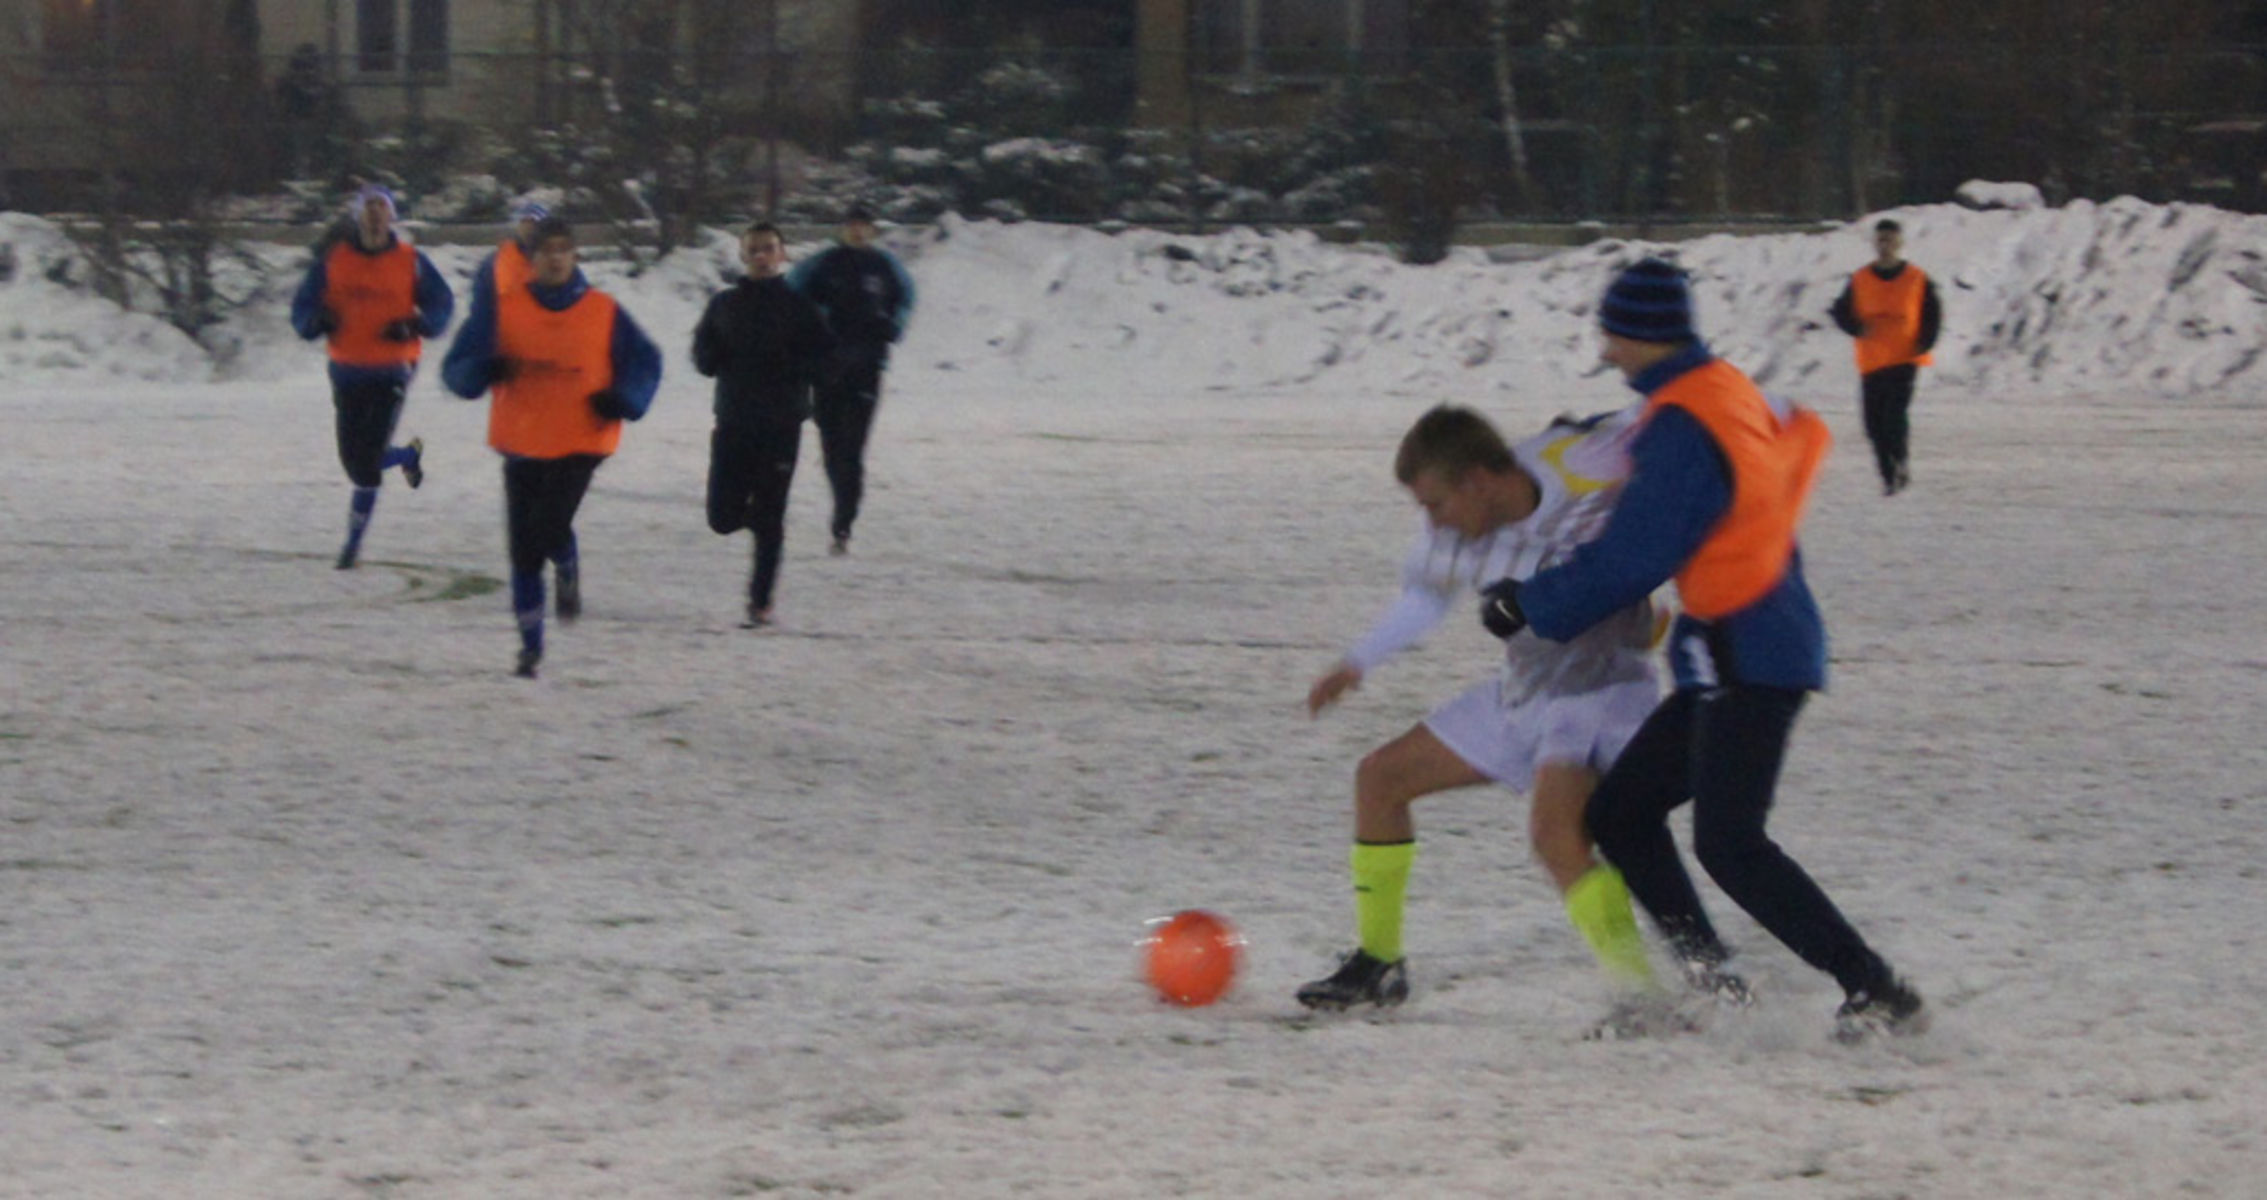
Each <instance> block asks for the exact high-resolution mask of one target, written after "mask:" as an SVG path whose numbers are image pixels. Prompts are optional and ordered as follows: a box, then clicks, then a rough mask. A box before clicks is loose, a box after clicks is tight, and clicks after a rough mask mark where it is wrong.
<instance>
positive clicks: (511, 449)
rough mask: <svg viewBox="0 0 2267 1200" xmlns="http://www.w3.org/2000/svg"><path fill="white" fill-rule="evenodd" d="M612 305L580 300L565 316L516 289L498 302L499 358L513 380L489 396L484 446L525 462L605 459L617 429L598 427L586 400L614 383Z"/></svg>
mask: <svg viewBox="0 0 2267 1200" xmlns="http://www.w3.org/2000/svg"><path fill="white" fill-rule="evenodd" d="M613 349H614V298H613V297H612V296H609V295H607V294H606V293H604V292H600V291H590V292H585V293H583V296H582V298H581V299H579V300H577V301H575V302H574V303H573V304H572V305H569V306H568V307H567V309H566V310H565V311H563V312H553V311H551V310H550V309H548V308H545V307H543V306H542V305H541V304H538V303H536V300H535V293H533V292H531V291H529V290H528V289H527V288H524V287H522V288H518V289H515V290H513V291H511V292H506V293H503V294H501V295H499V296H497V298H496V355H497V357H499V358H502V359H505V360H507V361H509V362H510V363H511V364H512V375H511V378H509V379H507V380H504V381H502V382H499V383H496V384H493V385H491V386H490V387H489V389H488V393H489V396H490V397H491V400H490V403H489V405H488V444H489V445H490V446H493V447H495V448H496V449H498V450H501V451H503V452H504V453H506V454H516V455H519V456H520V457H522V458H565V457H566V456H568V455H570V454H597V455H607V454H612V453H614V449H615V447H617V446H619V445H621V443H622V423H621V422H620V421H608V420H603V419H601V418H600V417H599V415H598V414H597V413H595V412H592V411H591V409H590V396H591V393H593V392H598V391H603V390H605V389H606V388H608V387H610V386H612V385H613V383H614V356H613Z"/></svg>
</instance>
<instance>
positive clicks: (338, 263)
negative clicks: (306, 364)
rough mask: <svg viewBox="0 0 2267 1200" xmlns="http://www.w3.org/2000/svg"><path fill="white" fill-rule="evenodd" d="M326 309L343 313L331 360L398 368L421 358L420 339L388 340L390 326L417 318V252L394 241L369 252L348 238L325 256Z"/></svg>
mask: <svg viewBox="0 0 2267 1200" xmlns="http://www.w3.org/2000/svg"><path fill="white" fill-rule="evenodd" d="M323 307H325V308H328V309H330V310H331V312H332V313H333V314H335V315H336V316H337V317H338V328H337V329H336V330H334V331H332V333H331V335H330V353H331V361H332V362H336V363H343V364H345V365H347V366H350V367H399V366H408V365H410V364H412V363H415V362H416V361H417V358H418V355H419V353H420V352H421V349H422V344H421V343H420V342H419V341H418V340H417V339H415V338H412V339H410V340H409V341H406V342H389V341H387V340H386V339H385V336H384V333H385V328H386V326H387V325H390V324H392V323H393V322H395V321H400V320H414V319H416V317H417V251H415V250H412V249H410V247H409V245H408V243H406V242H395V243H394V244H393V246H392V248H390V249H388V250H386V251H384V252H382V253H379V254H364V253H362V252H361V251H360V250H357V249H355V248H354V246H353V245H352V244H350V243H348V242H340V243H339V244H338V245H336V246H333V247H331V251H330V253H329V254H327V255H325V256H324V258H323Z"/></svg>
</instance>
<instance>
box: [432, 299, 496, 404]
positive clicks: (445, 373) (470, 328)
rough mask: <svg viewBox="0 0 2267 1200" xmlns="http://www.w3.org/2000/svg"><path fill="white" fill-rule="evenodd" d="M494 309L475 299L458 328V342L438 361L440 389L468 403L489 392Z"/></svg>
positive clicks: (451, 344) (492, 361) (493, 352)
mask: <svg viewBox="0 0 2267 1200" xmlns="http://www.w3.org/2000/svg"><path fill="white" fill-rule="evenodd" d="M495 364H496V306H495V305H493V304H482V303H480V302H479V298H478V297H477V296H476V297H474V299H473V305H472V313H471V314H470V315H469V316H467V317H465V319H464V324H462V325H459V326H457V340H456V341H454V342H452V343H450V344H449V353H448V356H447V357H446V358H443V359H442V360H441V385H442V386H443V387H446V388H448V389H449V390H450V391H452V392H454V393H456V394H457V395H459V396H462V397H464V398H465V399H467V400H478V399H480V394H481V393H482V392H485V391H487V390H488V385H489V383H490V382H492V380H493V377H494V375H495V370H496V366H495Z"/></svg>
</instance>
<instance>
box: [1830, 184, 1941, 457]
mask: <svg viewBox="0 0 2267 1200" xmlns="http://www.w3.org/2000/svg"><path fill="white" fill-rule="evenodd" d="M1873 249H1874V260H1873V261H1872V262H1871V263H1868V264H1867V265H1865V266H1863V267H1860V268H1858V269H1857V270H1856V271H1854V272H1852V273H1851V275H1850V283H1849V286H1847V287H1845V288H1843V289H1842V294H1841V295H1840V296H1839V297H1837V298H1836V299H1835V301H1834V308H1833V309H1832V315H1833V317H1834V323H1835V324H1836V325H1839V326H1841V327H1842V332H1844V333H1846V334H1849V335H1850V336H1851V337H1853V338H1856V339H1857V354H1858V383H1859V394H1860V401H1861V403H1862V404H1863V405H1864V406H1865V416H1866V440H1867V441H1868V442H1871V443H1872V444H1873V459H1874V466H1875V468H1876V469H1878V470H1879V471H1880V472H1881V494H1882V495H1884V496H1894V495H1896V494H1897V493H1899V492H1902V491H1904V490H1905V489H1906V488H1907V487H1908V486H1910V485H1911V484H1912V482H1913V472H1912V467H1911V465H1910V463H1909V461H1908V460H1909V459H1910V457H1911V455H1910V443H1911V437H1912V422H1911V419H1910V416H1909V413H1910V410H1911V409H1912V407H1913V381H1914V377H1915V376H1916V375H1918V374H1919V373H1920V369H1921V368H1922V367H1925V366H1928V365H1929V364H1930V362H1931V359H1930V358H1929V351H1930V350H1932V349H1934V348H1935V347H1936V334H1937V326H1938V323H1939V319H1940V316H1941V309H1940V307H1939V305H1938V303H1937V298H1936V284H1935V283H1934V282H1933V281H1932V280H1930V279H1929V277H1928V274H1927V273H1926V272H1924V271H1922V270H1921V269H1920V268H1919V267H1916V266H1914V265H1913V264H1911V263H1909V262H1906V261H1905V258H1904V251H1905V230H1904V227H1903V226H1901V225H1899V224H1898V223H1897V222H1895V221H1892V220H1889V219H1888V218H1886V217H1884V218H1883V219H1881V220H1880V221H1877V222H1875V223H1874V227H1873Z"/></svg>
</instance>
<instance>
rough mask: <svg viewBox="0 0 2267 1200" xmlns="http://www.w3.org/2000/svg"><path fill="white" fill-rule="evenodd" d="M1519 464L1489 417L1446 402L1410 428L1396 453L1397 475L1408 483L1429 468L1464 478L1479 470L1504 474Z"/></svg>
mask: <svg viewBox="0 0 2267 1200" xmlns="http://www.w3.org/2000/svg"><path fill="white" fill-rule="evenodd" d="M1517 465H1518V464H1517V463H1516V462H1515V461H1513V459H1512V457H1511V447H1510V446H1507V445H1505V444H1504V440H1503V435H1502V434H1500V433H1497V432H1496V427H1495V426H1494V425H1492V424H1490V423H1489V422H1488V419H1487V418H1486V417H1483V416H1481V415H1480V414H1479V413H1477V412H1474V411H1472V410H1471V409H1469V408H1460V407H1457V406H1456V405H1453V404H1443V405H1440V406H1438V407H1436V408H1434V409H1432V410H1431V411H1429V412H1427V413H1426V414H1425V415H1424V416H1421V417H1419V418H1417V423H1416V424H1415V425H1412V426H1410V427H1409V432H1408V433H1406V434H1404V435H1402V438H1401V450H1400V451H1399V452H1398V453H1397V454H1395V455H1394V456H1393V477H1394V478H1395V479H1398V480H1400V481H1401V482H1402V484H1404V485H1407V484H1410V483H1413V482H1415V481H1416V479H1417V476H1419V475H1421V474H1423V473H1425V472H1426V471H1438V472H1440V474H1441V475H1443V476H1445V477H1446V478H1449V479H1461V478H1463V477H1464V476H1465V475H1466V474H1467V473H1469V472H1471V471H1475V470H1480V471H1492V472H1494V473H1496V474H1499V475H1500V474H1503V473H1504V472H1506V471H1510V470H1513V469H1515V468H1516V467H1517Z"/></svg>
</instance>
